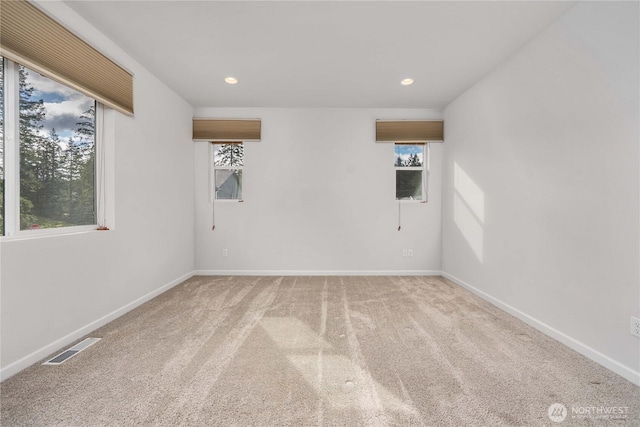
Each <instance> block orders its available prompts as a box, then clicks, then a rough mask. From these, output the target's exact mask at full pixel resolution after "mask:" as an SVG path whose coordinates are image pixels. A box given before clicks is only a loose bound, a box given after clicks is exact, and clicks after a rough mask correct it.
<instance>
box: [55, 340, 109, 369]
mask: <svg viewBox="0 0 640 427" xmlns="http://www.w3.org/2000/svg"><path fill="white" fill-rule="evenodd" d="M101 339H102V338H87V339H85V340H82V341H80V342H79V343H78V344H76V345H74V346H73V347H71V348H69V349H67V350H65V351H63V352H62V353H60V354H58V355H57V356H55V357H53V358H51V359H49V360H47V361H46V362H44V363H43V365H61V364H62V363H64V362H66V361H67V360H69V359H71V358H72V357H73V356H75V355H76V354H78V353H80V352H81V351H82V350H84V349H85V348H87V347H90V346H92V345H93V344H95V343H97V342H98V341H100V340H101Z"/></svg>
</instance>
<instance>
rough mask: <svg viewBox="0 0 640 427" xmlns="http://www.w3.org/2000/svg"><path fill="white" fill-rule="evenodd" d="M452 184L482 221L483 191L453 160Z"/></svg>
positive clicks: (482, 221)
mask: <svg viewBox="0 0 640 427" xmlns="http://www.w3.org/2000/svg"><path fill="white" fill-rule="evenodd" d="M453 186H454V187H455V189H456V192H457V193H458V194H459V195H460V197H462V199H463V200H464V201H465V202H466V204H467V206H469V209H471V211H472V212H473V213H474V214H475V216H476V217H477V218H478V221H479V222H480V223H484V191H482V190H481V189H480V187H478V184H476V183H475V182H473V180H472V179H471V178H470V177H469V175H467V173H466V172H465V171H464V170H463V169H462V168H461V167H460V166H458V164H457V163H455V162H454V163H453Z"/></svg>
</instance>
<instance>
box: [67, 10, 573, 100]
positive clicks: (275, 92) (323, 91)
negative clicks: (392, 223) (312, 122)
mask: <svg viewBox="0 0 640 427" xmlns="http://www.w3.org/2000/svg"><path fill="white" fill-rule="evenodd" d="M67 4H68V5H69V6H70V7H71V8H73V9H74V10H75V11H76V12H77V13H79V14H80V15H81V16H83V17H84V18H85V19H87V21H89V22H90V23H92V24H93V25H94V26H95V27H97V28H98V29H99V30H101V31H102V32H103V33H105V34H106V35H107V36H109V37H110V38H111V39H112V40H114V41H115V42H116V43H117V44H118V45H120V46H121V47H122V48H123V49H124V50H125V51H127V52H128V53H129V54H130V55H132V56H133V57H134V58H136V59H137V60H138V61H139V62H140V63H141V64H142V65H144V66H145V67H146V68H147V69H149V70H150V71H151V72H153V73H154V74H155V75H156V76H158V77H159V78H160V79H161V80H162V81H164V82H165V83H166V84H167V85H169V86H170V87H171V88H173V89H174V90H175V91H176V92H177V93H178V94H180V95H181V96H182V97H184V98H185V99H186V100H187V101H189V102H190V103H191V104H192V105H193V106H194V107H379V108H442V107H444V106H446V105H447V104H448V103H449V102H451V101H452V100H454V99H455V98H456V97H457V96H458V95H460V94H461V93H462V92H463V91H465V90H466V89H468V88H469V87H470V86H471V85H472V84H473V83H475V82H476V81H478V80H479V79H481V78H482V77H483V76H484V75H485V74H486V73H488V72H489V71H490V70H492V69H493V68H494V67H496V66H497V65H499V64H500V63H501V62H502V61H504V60H505V59H506V58H508V57H509V56H511V55H512V54H514V53H515V52H516V51H517V50H518V49H519V48H520V47H521V46H523V45H524V44H525V43H526V42H527V41H529V40H530V39H531V38H533V37H534V36H535V35H536V34H538V33H540V32H541V31H542V30H544V29H545V28H546V27H547V26H548V25H549V24H550V23H551V22H553V21H554V20H555V19H557V18H558V17H559V16H560V15H561V14H562V13H563V12H564V11H565V10H566V9H568V8H569V7H571V6H572V3H569V2H551V1H533V2H529V1H472V2H446V1H409V2H398V1H335V2H332V1H282V2H275V1H258V2H249V1H227V2H223V1H166V0H164V1H100V0H93V1H68V2H67ZM226 76H234V77H236V78H237V79H238V80H239V83H238V84H237V85H235V86H230V85H227V84H226V83H225V82H224V77H226ZM405 77H411V78H413V79H414V80H415V83H414V84H413V85H412V86H401V85H400V80H401V79H403V78H405Z"/></svg>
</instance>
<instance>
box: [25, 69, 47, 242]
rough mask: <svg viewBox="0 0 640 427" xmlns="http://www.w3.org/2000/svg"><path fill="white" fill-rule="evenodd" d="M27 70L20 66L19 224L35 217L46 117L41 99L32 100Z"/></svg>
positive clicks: (28, 225)
mask: <svg viewBox="0 0 640 427" xmlns="http://www.w3.org/2000/svg"><path fill="white" fill-rule="evenodd" d="M27 75H28V72H27V70H26V69H25V68H24V67H22V66H21V67H20V69H19V97H20V107H19V109H20V123H19V127H20V228H21V229H24V228H29V227H30V226H31V225H32V224H33V223H34V221H35V218H34V216H33V214H32V213H31V212H32V210H34V211H39V210H40V209H39V207H36V202H35V201H36V199H37V196H38V193H39V192H40V191H41V189H42V182H41V181H40V180H39V178H40V177H41V176H42V175H43V170H42V169H43V166H44V165H43V163H42V159H41V156H40V151H39V148H40V147H41V146H42V145H43V141H42V139H43V137H42V136H41V131H42V128H43V125H42V122H43V120H44V117H45V110H44V102H43V100H42V99H40V100H33V99H32V96H33V87H31V86H30V85H29V84H28V83H27Z"/></svg>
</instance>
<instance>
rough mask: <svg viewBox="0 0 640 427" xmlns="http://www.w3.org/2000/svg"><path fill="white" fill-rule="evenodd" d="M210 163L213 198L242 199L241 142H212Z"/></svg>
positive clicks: (242, 152)
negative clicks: (211, 167)
mask: <svg viewBox="0 0 640 427" xmlns="http://www.w3.org/2000/svg"><path fill="white" fill-rule="evenodd" d="M212 164H213V191H212V193H213V198H214V199H215V200H242V168H243V166H244V145H243V144H242V143H237V144H236V143H234V144H214V146H213V162H212Z"/></svg>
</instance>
